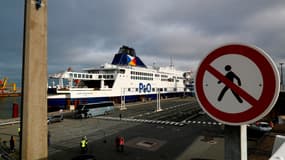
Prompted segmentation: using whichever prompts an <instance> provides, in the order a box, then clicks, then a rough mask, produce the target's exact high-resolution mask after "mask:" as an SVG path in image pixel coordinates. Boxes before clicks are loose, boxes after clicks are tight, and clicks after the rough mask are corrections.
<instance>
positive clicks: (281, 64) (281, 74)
mask: <svg viewBox="0 0 285 160" xmlns="http://www.w3.org/2000/svg"><path fill="white" fill-rule="evenodd" d="M279 64H280V77H281V81H280V84H281V89H282V90H283V69H282V66H283V64H284V63H282V62H281V63H279Z"/></svg>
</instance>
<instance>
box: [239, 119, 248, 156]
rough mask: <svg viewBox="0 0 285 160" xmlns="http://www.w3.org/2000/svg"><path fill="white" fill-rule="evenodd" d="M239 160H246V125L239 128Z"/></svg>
mask: <svg viewBox="0 0 285 160" xmlns="http://www.w3.org/2000/svg"><path fill="white" fill-rule="evenodd" d="M240 150H241V160H247V125H245V124H243V125H241V126H240Z"/></svg>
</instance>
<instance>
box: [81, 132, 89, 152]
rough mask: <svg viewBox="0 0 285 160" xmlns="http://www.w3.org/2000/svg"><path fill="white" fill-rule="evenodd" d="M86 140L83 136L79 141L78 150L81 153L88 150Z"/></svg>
mask: <svg viewBox="0 0 285 160" xmlns="http://www.w3.org/2000/svg"><path fill="white" fill-rule="evenodd" d="M87 145H88V140H87V137H86V136H84V137H82V139H81V141H80V148H81V153H83V154H84V153H86V152H87V150H88V146H87Z"/></svg>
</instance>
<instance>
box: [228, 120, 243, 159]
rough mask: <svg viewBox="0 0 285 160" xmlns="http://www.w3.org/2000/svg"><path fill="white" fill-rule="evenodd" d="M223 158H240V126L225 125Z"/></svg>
mask: <svg viewBox="0 0 285 160" xmlns="http://www.w3.org/2000/svg"><path fill="white" fill-rule="evenodd" d="M224 143H225V144H224V145H225V160H228V159H230V160H241V149H240V147H241V143H240V126H229V125H225V142H224Z"/></svg>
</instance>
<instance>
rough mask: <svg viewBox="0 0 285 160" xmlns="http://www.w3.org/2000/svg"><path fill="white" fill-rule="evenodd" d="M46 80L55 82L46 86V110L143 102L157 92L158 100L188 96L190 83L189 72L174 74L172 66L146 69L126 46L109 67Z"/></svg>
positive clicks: (154, 96) (64, 73)
mask: <svg viewBox="0 0 285 160" xmlns="http://www.w3.org/2000/svg"><path fill="white" fill-rule="evenodd" d="M49 78H51V79H58V80H59V83H58V84H57V85H55V84H53V85H52V86H49V92H48V93H49V94H48V106H49V107H53V106H64V107H68V106H70V105H77V104H80V103H93V102H98V101H109V100H111V101H114V102H115V103H120V101H121V100H122V97H124V100H125V101H126V102H129V101H138V100H142V101H144V100H150V99H156V97H157V93H158V92H159V93H160V95H161V96H162V97H173V96H183V95H189V94H192V93H191V92H192V91H191V89H189V84H191V82H192V81H193V80H192V76H191V73H190V72H183V71H178V70H176V69H175V68H174V67H173V66H172V65H171V66H169V67H154V66H153V67H147V66H146V65H145V64H144V63H143V62H142V60H141V59H140V58H139V57H138V56H136V53H135V50H134V49H132V48H129V47H127V46H122V47H121V48H120V49H119V52H118V53H117V54H115V56H114V58H113V61H112V63H111V64H104V65H102V66H101V67H100V68H87V69H84V70H83V71H82V72H73V71H72V70H71V69H68V70H67V71H65V72H62V73H57V74H53V75H50V76H49ZM64 80H65V81H67V82H68V84H65V83H64Z"/></svg>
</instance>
